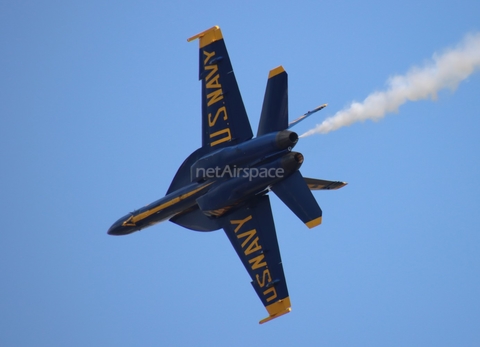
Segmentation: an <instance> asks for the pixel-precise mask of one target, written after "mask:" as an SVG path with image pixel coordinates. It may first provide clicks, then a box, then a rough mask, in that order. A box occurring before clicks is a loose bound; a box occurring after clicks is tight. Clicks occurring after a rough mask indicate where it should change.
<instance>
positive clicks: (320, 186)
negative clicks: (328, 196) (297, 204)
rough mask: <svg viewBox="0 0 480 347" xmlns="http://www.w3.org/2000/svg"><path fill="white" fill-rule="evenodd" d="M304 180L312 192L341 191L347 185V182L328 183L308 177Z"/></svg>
mask: <svg viewBox="0 0 480 347" xmlns="http://www.w3.org/2000/svg"><path fill="white" fill-rule="evenodd" d="M304 180H305V183H306V184H307V186H308V188H310V190H330V189H340V188H342V187H344V186H346V185H347V183H346V182H340V181H326V180H319V179H316V178H308V177H304Z"/></svg>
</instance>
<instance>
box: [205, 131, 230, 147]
mask: <svg viewBox="0 0 480 347" xmlns="http://www.w3.org/2000/svg"><path fill="white" fill-rule="evenodd" d="M224 133H228V135H227V136H225V137H223V138H221V139H220V140H216V141H213V142H211V143H210V147H213V146H216V145H218V144H220V143H223V142H227V141H230V140H231V139H232V134H231V133H230V129H229V128H225V129H222V130H219V131H216V132H214V133H213V134H210V139H211V138H213V137H216V136H218V135H222V134H224Z"/></svg>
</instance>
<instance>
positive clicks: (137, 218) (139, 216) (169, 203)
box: [128, 182, 213, 224]
mask: <svg viewBox="0 0 480 347" xmlns="http://www.w3.org/2000/svg"><path fill="white" fill-rule="evenodd" d="M212 183H213V182H210V183H207V184H205V185H203V186H201V187H198V188H197V189H194V190H192V191H190V192H188V193H185V194H182V195H180V196H177V197H176V198H173V199H172V200H169V201H167V202H164V203H163V204H161V205H158V206H157V207H155V208H152V209H151V210H148V211H145V212H142V213H139V214H137V215H136V216H133V217H132V218H131V219H129V221H128V222H129V223H133V224H135V223H137V222H139V221H141V220H143V219H145V218H147V217H150V216H151V215H152V214H155V213H157V212H159V211H161V210H163V209H165V208H167V207H170V206H173V205H175V204H177V203H178V202H180V201H182V200H185V199H186V198H188V197H190V196H192V195H194V194H196V193H198V192H199V191H201V190H203V189H205V188H207V187H208V186H209V185H211V184H212Z"/></svg>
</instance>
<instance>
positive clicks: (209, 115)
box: [208, 106, 228, 127]
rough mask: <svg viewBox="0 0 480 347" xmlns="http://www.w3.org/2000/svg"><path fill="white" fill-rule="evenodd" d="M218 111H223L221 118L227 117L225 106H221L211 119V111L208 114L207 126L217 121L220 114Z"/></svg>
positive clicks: (225, 118)
mask: <svg viewBox="0 0 480 347" xmlns="http://www.w3.org/2000/svg"><path fill="white" fill-rule="evenodd" d="M220 112H223V114H224V116H223V120H227V119H228V116H227V108H226V107H225V106H222V107H220V108H219V109H218V110H217V113H215V118H213V120H212V114H211V113H209V114H208V126H211V127H213V126H214V125H215V123H216V122H217V119H218V116H220Z"/></svg>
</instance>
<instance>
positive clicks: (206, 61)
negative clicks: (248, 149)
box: [188, 26, 253, 150]
mask: <svg viewBox="0 0 480 347" xmlns="http://www.w3.org/2000/svg"><path fill="white" fill-rule="evenodd" d="M195 39H199V42H200V44H199V46H200V61H199V63H200V66H199V79H200V80H201V81H202V147H210V148H211V150H217V149H220V148H222V147H226V146H231V145H235V144H238V143H241V142H244V141H246V140H249V139H251V138H252V137H253V133H252V129H251V127H250V122H249V120H248V117H247V112H246V111H245V106H244V105H243V101H242V96H241V95H240V91H239V89H238V85H237V80H236V79H235V74H234V73H233V68H232V64H231V62H230V58H229V56H228V52H227V47H226V46H225V42H224V41H223V35H222V31H221V30H220V28H219V27H218V26H215V27H213V28H210V29H208V30H206V31H204V32H202V33H200V34H198V35H195V36H193V37H191V38H189V39H188V41H189V42H190V41H193V40H195Z"/></svg>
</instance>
